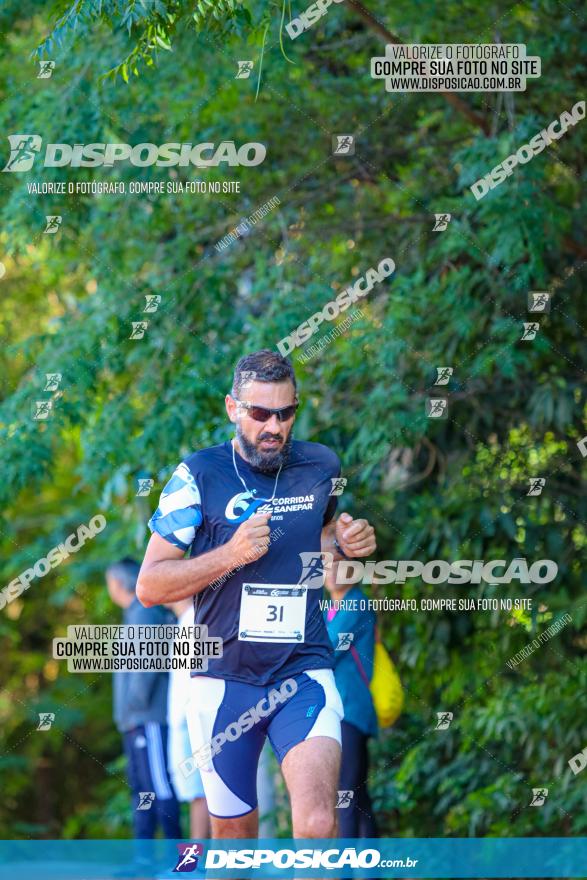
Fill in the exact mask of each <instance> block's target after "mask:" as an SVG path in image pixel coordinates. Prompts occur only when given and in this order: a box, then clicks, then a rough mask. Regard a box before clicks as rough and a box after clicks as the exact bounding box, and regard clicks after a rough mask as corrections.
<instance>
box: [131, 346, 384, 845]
mask: <svg viewBox="0 0 587 880" xmlns="http://www.w3.org/2000/svg"><path fill="white" fill-rule="evenodd" d="M225 403H226V411H227V413H228V417H229V419H230V421H231V422H232V423H233V424H234V425H235V428H236V437H235V438H234V439H233V440H232V441H227V442H225V443H221V444H219V445H218V446H212V447H209V448H207V449H202V450H200V451H198V452H195V453H194V454H192V455H190V456H188V458H186V459H185V461H184V462H182V463H181V464H180V465H179V467H178V468H177V469H176V471H175V473H174V474H173V476H172V477H171V479H170V481H169V482H168V483H167V485H166V486H165V488H164V490H163V492H162V494H161V499H160V502H159V507H158V508H157V510H156V512H155V513H154V515H153V517H152V518H151V520H150V522H149V526H150V528H151V531H152V532H153V534H152V536H151V539H150V541H149V545H148V547H147V551H146V553H145V559H144V561H143V565H142V568H141V572H140V575H139V582H138V587H137V594H138V596H139V599H140V601H141V602H142V603H143V604H144V605H146V606H151V605H159V604H164V603H165V604H167V603H169V602H177V601H178V600H181V599H184V598H185V597H187V596H193V597H194V609H195V623H196V624H202V625H206V626H207V627H208V635H209V636H210V637H220V638H221V639H222V642H223V655H222V657H221V658H218V659H213V660H209V661H208V670H207V672H205V673H195V674H193V676H192V678H191V682H190V686H191V701H190V705H189V706H188V723H189V726H190V739H191V745H192V748H193V750H194V754H195V755H198V756H200V758H201V757H202V756H204V757H203V759H202V760H199V761H198V766H199V767H200V769H201V771H202V780H203V783H204V789H205V792H206V800H207V802H208V809H209V811H210V814H211V817H212V833H213V836H214V837H215V838H223V837H228V838H243V837H244V838H255V837H257V834H258V810H257V793H256V783H255V780H256V774H257V763H258V760H259V755H260V752H261V749H262V747H263V743H264V741H265V738H266V737H267V736H268V737H269V741H270V743H271V746H272V748H273V750H274V752H275V754H276V756H277V758H278V760H279V762H280V764H281V770H282V773H283V776H284V779H285V782H286V785H287V788H288V791H289V795H290V801H291V809H292V824H293V833H294V836H295V837H302V838H304V837H306V838H317V837H318V838H319V837H324V838H329V837H335V836H336V833H337V829H336V814H335V806H336V790H337V784H338V778H339V766H340V741H341V737H340V721H341V718H342V714H343V710H342V703H341V700H340V697H339V694H338V691H337V690H336V686H335V683H334V676H333V673H332V667H333V660H332V657H333V652H332V647H331V644H330V640H329V638H328V633H327V631H326V626H325V624H324V619H323V615H322V613H321V611H320V607H319V600H320V599H321V598H322V578H318V583H316V577H315V574H314V569H313V567H312V564H311V561H312V559H313V560H314V561H315V560H316V558H318V559H319V558H320V553H321V552H327V553H331V554H332V557H333V558H334V560H337V559H342V558H354V557H361V556H369V555H370V554H372V553H373V551H374V550H375V546H376V545H375V535H374V529H373V527H372V526H370V525H369V523H368V522H367V521H366V520H364V519H357V520H353V518H352V517H351V516H350V515H349V514H348V513H343V514H341V515H340V516H339V517H338V519H336V521H335V520H334V518H333V517H334V513H335V509H336V503H337V498H336V495H332V494H331V492H332V489H333V485H334V483H333V480H336V478H338V477H339V475H340V463H339V460H338V457H337V456H336V455H335V453H334V452H332V451H331V450H330V449H328V448H327V447H326V446H323V445H321V444H320V443H309V442H305V441H300V440H294V439H293V431H292V429H293V424H294V420H295V413H296V408H297V406H298V400H297V396H296V380H295V375H294V372H293V368H292V366H291V364H290V362H289V361H288V360H286V359H285V358H283V357H282V356H281V355H280V354H277V352H273V351H270V350H268V349H264V350H262V351H258V352H255V353H254V354H251V355H247V356H245V357H243V358H241V359H240V360H239V362H238V363H237V365H236V369H235V373H234V380H233V385H232V393H231V394H227V395H226V398H225ZM186 551H189V554H188V557H189V558H184V556H185V554H186ZM314 568H315V566H314ZM310 571H312V575H309V572H310ZM305 583H307V584H308V586H305V585H304V584H305ZM284 694H286V697H284V696H283V695H284ZM276 695H277V697H276ZM225 731H227V732H228V736H226V737H222V740H223V744H222V747H221V748H220V749H218V748H215V749H212V750H211V749H210V743H211V742H212V741H213V740H214V738H215V737H218V736H219V734H224V732H225ZM215 742H218V739H216V740H215Z"/></svg>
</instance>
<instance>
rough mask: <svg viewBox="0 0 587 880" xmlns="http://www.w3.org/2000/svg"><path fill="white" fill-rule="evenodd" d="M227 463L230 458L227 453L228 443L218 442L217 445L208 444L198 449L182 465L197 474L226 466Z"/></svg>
mask: <svg viewBox="0 0 587 880" xmlns="http://www.w3.org/2000/svg"><path fill="white" fill-rule="evenodd" d="M227 463H229V458H228V456H227V454H226V443H217V444H216V446H206V447H205V448H204V449H197V450H196V451H195V452H192V453H190V455H188V456H187V457H186V458H184V459H183V461H182V465H184V466H185V467H186V468H187V469H188V470H189V471H191V473H192V474H193V475H194V476H197V475H198V473H202V472H205V471H209V470H211V469H215V468H218V467H222V466H225V465H226V464H227Z"/></svg>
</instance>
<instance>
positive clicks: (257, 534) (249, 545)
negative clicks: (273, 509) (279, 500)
mask: <svg viewBox="0 0 587 880" xmlns="http://www.w3.org/2000/svg"><path fill="white" fill-rule="evenodd" d="M270 519H271V514H270V513H254V514H253V515H252V516H251V517H249V519H246V520H245V521H244V523H241V524H240V526H239V527H238V529H237V530H236V532H235V533H234V535H233V536H232V538H231V539H230V541H229V542H228V546H229V547H230V549H231V554H232V553H233V554H234V562H235V563H236V564H237V565H246V564H247V563H248V562H254V561H255V560H256V559H260V558H261V556H265V554H266V553H267V551H268V550H269V532H270V528H269V520H270Z"/></svg>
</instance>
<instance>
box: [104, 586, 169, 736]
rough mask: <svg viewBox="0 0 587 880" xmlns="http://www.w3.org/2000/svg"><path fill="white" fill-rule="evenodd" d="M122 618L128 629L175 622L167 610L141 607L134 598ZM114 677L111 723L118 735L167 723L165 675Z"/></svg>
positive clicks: (167, 678)
mask: <svg viewBox="0 0 587 880" xmlns="http://www.w3.org/2000/svg"><path fill="white" fill-rule="evenodd" d="M122 619H123V623H124V624H126V625H127V626H129V625H131V624H134V625H135V626H139V625H140V624H144V625H151V626H156V625H157V624H160V623H175V617H173V615H172V614H171V612H170V611H167V610H166V609H165V608H163V607H162V606H161V605H156V606H154V607H153V608H144V607H143V606H142V605H141V603H140V602H139V600H138V599H137V598H136V596H135V598H134V599H133V601H132V603H131V604H130V605H129V607H128V608H125V610H124V611H123V613H122ZM113 676H114V682H113V697H114V723H115V724H116V726H117V728H118V730H120V731H121V733H124V732H125V731H128V730H132V729H133V728H134V727H138V726H139V725H141V724H145V722H147V721H158V722H159V723H160V724H167V686H168V682H169V673H168V672H156V671H151V670H146V671H145V672H141V671H137V672H114V673H113Z"/></svg>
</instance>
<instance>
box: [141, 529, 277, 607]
mask: <svg viewBox="0 0 587 880" xmlns="http://www.w3.org/2000/svg"><path fill="white" fill-rule="evenodd" d="M270 516H271V514H270V513H259V514H254V515H253V516H251V517H250V518H249V519H247V520H245V522H243V523H241V525H240V526H239V527H238V529H237V530H236V532H235V533H234V535H233V536H232V538H231V539H230V541H227V543H226V544H222V545H221V546H220V547H215V548H214V550H209V551H208V552H207V553H202V554H201V555H200V556H194V558H193V559H184V558H183V555H184V551H183V550H181V549H180V548H179V547H176V546H175V545H174V544H171V543H170V542H169V541H166V540H165V539H164V538H162V537H161V536H160V535H158V534H157V533H154V534H153V535H151V539H150V541H149V544H148V546H147V550H146V552H145V558H144V559H143V564H142V566H141V570H140V572H139V577H138V581H137V598H138V600H139V602H140V603H141V604H142V605H144V606H145V607H146V608H149V607H151V606H152V605H163V604H165V603H168V602H177V601H178V600H179V599H187V598H188V597H189V596H194V595H196V593H201V592H202V590H205V589H206V587H207V586H209V584H211V583H212V582H213V581H215V580H216V579H217V578H220V577H222V576H223V575H225V574H226V573H227V572H229V571H234V569H236V568H238V566H240V565H246V564H247V563H249V562H254V561H255V560H256V559H260V557H261V556H264V555H265V553H267V550H268V548H269V526H268V525H267V523H268V521H269V518H270Z"/></svg>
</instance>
